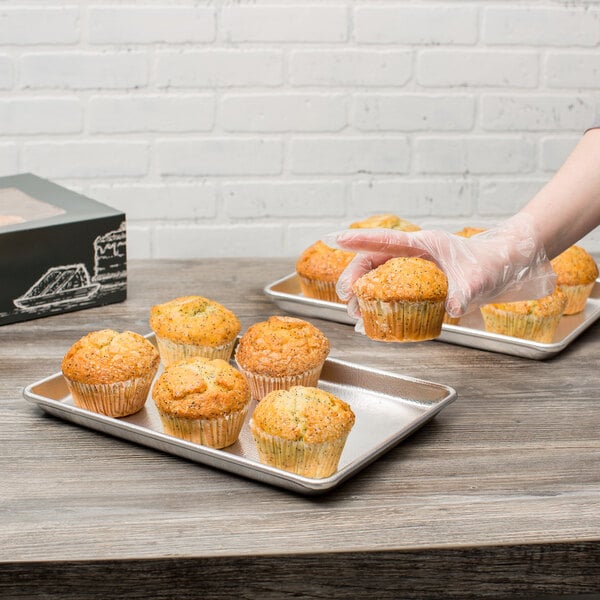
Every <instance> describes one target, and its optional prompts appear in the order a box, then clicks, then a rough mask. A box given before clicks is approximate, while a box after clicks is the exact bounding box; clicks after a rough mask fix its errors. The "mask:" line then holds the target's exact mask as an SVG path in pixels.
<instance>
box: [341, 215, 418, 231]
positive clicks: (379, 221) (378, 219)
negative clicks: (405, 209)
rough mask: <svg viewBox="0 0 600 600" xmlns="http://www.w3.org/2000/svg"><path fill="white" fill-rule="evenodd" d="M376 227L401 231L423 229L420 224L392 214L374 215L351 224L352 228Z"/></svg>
mask: <svg viewBox="0 0 600 600" xmlns="http://www.w3.org/2000/svg"><path fill="white" fill-rule="evenodd" d="M376 227H383V228H384V229H399V230H400V231H419V230H420V229H421V228H420V227H419V226H418V225H415V224H414V223H411V222H410V221H407V220H406V219H401V218H400V217H397V216H396V215H391V214H383V215H372V216H370V217H367V218H366V219H362V220H361V221H356V222H354V223H352V224H351V225H350V229H370V228H376Z"/></svg>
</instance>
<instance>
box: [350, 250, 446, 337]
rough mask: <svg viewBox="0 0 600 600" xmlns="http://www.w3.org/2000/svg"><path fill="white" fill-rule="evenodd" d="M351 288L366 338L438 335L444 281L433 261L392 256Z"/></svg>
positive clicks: (444, 294) (441, 272) (444, 299)
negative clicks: (356, 301)
mask: <svg viewBox="0 0 600 600" xmlns="http://www.w3.org/2000/svg"><path fill="white" fill-rule="evenodd" d="M352 289H353V291H354V294H355V295H356V298H357V300H358V305H359V308H360V313H361V316H362V318H363V322H364V327H365V333H366V334H367V336H368V337H370V338H372V339H374V340H379V341H383V342H416V341H421V340H431V339H433V338H436V337H437V336H438V335H440V333H441V330H442V322H443V319H444V314H445V308H444V304H445V301H446V295H447V293H448V280H447V279H446V275H445V274H444V272H443V271H441V270H440V269H439V268H438V267H437V266H436V265H435V264H434V263H433V262H431V261H429V260H425V259H423V258H418V257H398V258H392V259H390V260H388V261H387V262H385V263H384V264H382V265H380V266H379V267H377V268H376V269H373V270H372V271H369V272H368V273H365V274H364V275H363V276H362V277H359V278H358V279H357V280H356V281H355V282H354V285H353V287H352Z"/></svg>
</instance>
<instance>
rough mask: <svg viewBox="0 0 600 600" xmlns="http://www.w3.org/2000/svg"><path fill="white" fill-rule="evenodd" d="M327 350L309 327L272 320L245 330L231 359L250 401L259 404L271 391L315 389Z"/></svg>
mask: <svg viewBox="0 0 600 600" xmlns="http://www.w3.org/2000/svg"><path fill="white" fill-rule="evenodd" d="M329 348H330V346H329V340H328V339H327V338H326V337H325V335H323V333H322V332H321V331H320V330H319V329H317V328H316V327H315V326H314V325H312V324H311V323H308V322H307V321H304V320H302V319H297V318H295V317H278V316H273V317H269V319H268V320H267V321H261V322H259V323H254V324H253V325H251V326H250V327H249V328H248V330H247V331H246V332H245V333H244V335H242V337H241V338H240V341H239V344H238V345H237V348H236V354H235V359H236V362H237V364H238V366H239V368H240V370H241V371H242V373H243V374H244V376H245V377H246V378H247V380H248V383H249V384H250V390H251V392H252V397H253V398H255V399H256V400H260V399H261V398H262V397H263V396H265V395H266V394H267V393H268V392H270V391H272V390H274V389H287V388H290V387H291V386H293V385H311V386H312V385H316V384H317V382H318V380H319V375H320V374H321V369H322V368H323V364H324V362H325V359H326V358H327V355H328V354H329Z"/></svg>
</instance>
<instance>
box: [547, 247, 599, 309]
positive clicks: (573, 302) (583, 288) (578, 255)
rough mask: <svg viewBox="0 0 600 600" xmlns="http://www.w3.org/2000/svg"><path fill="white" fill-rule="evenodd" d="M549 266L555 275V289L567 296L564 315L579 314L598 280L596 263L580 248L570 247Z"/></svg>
mask: <svg viewBox="0 0 600 600" xmlns="http://www.w3.org/2000/svg"><path fill="white" fill-rule="evenodd" d="M550 264H551V265H552V268H553V269H554V272H555V273H556V285H557V287H558V288H560V289H561V290H562V291H563V292H564V293H565V294H566V296H567V305H566V307H565V310H564V314H565V315H574V314H576V313H578V312H581V311H582V310H583V309H584V308H585V303H586V302H587V299H588V298H589V296H590V294H591V292H592V289H593V287H594V283H595V282H596V279H597V278H598V265H597V264H596V261H595V260H594V258H593V257H592V256H591V255H590V254H588V252H587V251H586V250H584V249H583V248H582V247H581V246H571V247H569V248H567V249H566V250H565V251H564V252H563V253H562V254H559V255H558V256H557V257H556V258H554V259H552V260H551V261H550Z"/></svg>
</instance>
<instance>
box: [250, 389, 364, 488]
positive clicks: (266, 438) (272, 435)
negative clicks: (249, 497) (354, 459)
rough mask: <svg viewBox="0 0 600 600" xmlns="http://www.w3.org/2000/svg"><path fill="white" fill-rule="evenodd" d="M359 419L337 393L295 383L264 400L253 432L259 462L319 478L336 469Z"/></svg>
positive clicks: (253, 421) (254, 416) (252, 421)
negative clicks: (335, 394) (356, 420)
mask: <svg viewBox="0 0 600 600" xmlns="http://www.w3.org/2000/svg"><path fill="white" fill-rule="evenodd" d="M354 421H355V416H354V413H353V412H352V409H351V408H350V406H349V405H348V404H347V403H346V402H344V401H343V400H340V399H339V398H337V397H336V396H334V395H333V394H330V393H328V392H326V391H324V390H320V389H318V388H316V387H303V386H294V387H292V388H290V389H289V390H276V391H273V392H271V393H270V394H268V395H267V396H265V397H264V398H263V400H262V402H260V404H258V405H257V407H256V408H255V410H254V413H253V414H252V418H251V419H250V431H251V432H252V436H253V438H254V441H255V443H256V449H257V450H258V457H259V460H260V462H262V463H264V464H267V465H271V466H273V467H277V468H278V469H284V470H285V471H291V472H292V473H296V474H297V475H302V476H304V477H313V478H319V479H320V478H323V477H329V476H330V475H332V474H333V473H335V471H336V470H337V467H338V464H339V460H340V456H341V455H342V450H343V449H344V445H345V443H346V439H347V438H348V434H349V433H350V430H351V429H352V427H353V426H354Z"/></svg>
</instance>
